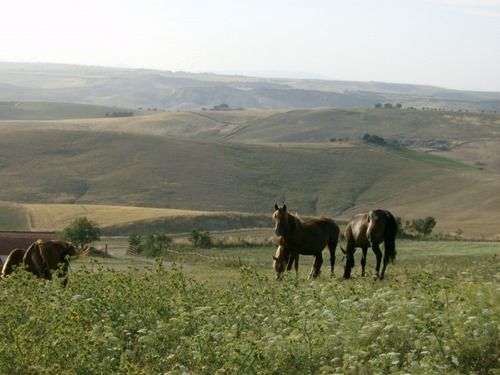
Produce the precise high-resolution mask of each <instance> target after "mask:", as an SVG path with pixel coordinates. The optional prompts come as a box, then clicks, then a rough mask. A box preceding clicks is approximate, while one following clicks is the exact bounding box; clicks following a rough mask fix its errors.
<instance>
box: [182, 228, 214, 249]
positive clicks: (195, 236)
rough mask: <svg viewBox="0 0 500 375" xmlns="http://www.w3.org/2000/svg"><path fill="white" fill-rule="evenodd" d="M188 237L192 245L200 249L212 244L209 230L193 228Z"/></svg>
mask: <svg viewBox="0 0 500 375" xmlns="http://www.w3.org/2000/svg"><path fill="white" fill-rule="evenodd" d="M188 239H189V241H190V242H191V244H192V245H193V246H194V247H199V248H202V249H206V248H209V247H211V246H212V245H213V240H212V237H211V236H210V233H209V232H201V231H197V230H193V231H191V233H190V234H189V237H188Z"/></svg>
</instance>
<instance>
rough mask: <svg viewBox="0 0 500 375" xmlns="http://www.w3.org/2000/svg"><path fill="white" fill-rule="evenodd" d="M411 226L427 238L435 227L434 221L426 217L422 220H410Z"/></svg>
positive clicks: (430, 217)
mask: <svg viewBox="0 0 500 375" xmlns="http://www.w3.org/2000/svg"><path fill="white" fill-rule="evenodd" d="M411 226H412V227H413V229H415V230H416V231H417V232H418V233H421V234H423V235H424V236H428V235H429V234H431V233H432V230H433V229H434V227H435V226H436V219H434V218H433V217H432V216H427V217H426V218H424V219H416V220H412V222H411Z"/></svg>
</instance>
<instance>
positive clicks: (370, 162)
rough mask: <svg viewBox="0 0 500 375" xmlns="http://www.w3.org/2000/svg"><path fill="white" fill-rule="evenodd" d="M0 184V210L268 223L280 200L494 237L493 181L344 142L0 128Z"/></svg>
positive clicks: (434, 160) (460, 168) (499, 203)
mask: <svg viewBox="0 0 500 375" xmlns="http://www.w3.org/2000/svg"><path fill="white" fill-rule="evenodd" d="M0 173H1V174H2V179H1V180H0V200H2V201H5V202H17V203H22V204H34V203H37V204H39V203H50V204H54V203H58V204H63V203H64V204H73V205H77V206H81V205H96V204H97V205H113V206H141V207H151V208H169V209H181V210H195V211H216V212H220V211H231V212H235V211H236V212H248V213H254V214H258V215H270V213H271V211H272V206H273V205H274V203H275V202H283V201H286V202H287V204H288V205H289V207H290V208H291V209H292V210H293V211H297V212H299V213H301V214H303V215H315V214H326V215H331V216H340V217H349V216H350V215H352V213H354V212H356V211H359V210H363V209H366V208H367V207H372V206H383V207H386V208H389V209H393V208H394V211H395V214H396V215H397V216H403V217H407V218H412V217H420V216H427V215H432V216H435V217H436V219H437V221H438V225H439V228H438V229H439V230H441V231H453V230H456V229H457V228H461V229H462V230H464V232H465V234H466V235H481V234H485V235H495V234H497V233H498V226H497V223H498V220H499V217H498V215H499V214H498V212H500V197H499V196H498V194H497V191H498V186H500V185H499V183H500V177H499V176H498V175H497V174H494V173H489V172H486V171H481V170H479V169H477V168H472V167H470V166H468V165H465V164H461V163H458V162H453V161H451V160H449V159H445V158H442V157H438V156H429V154H427V153H419V152H416V151H412V152H410V151H404V150H403V151H401V150H393V149H390V148H381V147H373V146H369V145H365V144H358V143H352V142H342V143H337V142H323V143H282V144H279V143H275V144H267V145H265V144H242V143H229V142H220V141H219V142H213V141H199V140H190V139H180V138H176V137H168V136H162V137H158V136H152V135H142V134H127V133H116V132H115V133H113V132H99V131H75V130H64V131H62V130H33V129H30V130H12V129H3V130H0ZM24 209H25V208H24ZM9 210H10V212H16V210H15V206H14V207H13V206H12V205H11V206H9ZM116 212H117V211H116ZM120 215H121V214H119V213H117V216H120ZM151 215H152V214H151ZM16 217H18V219H17V220H19V214H17V216H16ZM137 218H138V220H141V217H140V215H138V216H137ZM151 218H154V215H152V216H151ZM145 220H146V219H145ZM132 221H133V220H132ZM270 225H271V224H270V223H269V226H270Z"/></svg>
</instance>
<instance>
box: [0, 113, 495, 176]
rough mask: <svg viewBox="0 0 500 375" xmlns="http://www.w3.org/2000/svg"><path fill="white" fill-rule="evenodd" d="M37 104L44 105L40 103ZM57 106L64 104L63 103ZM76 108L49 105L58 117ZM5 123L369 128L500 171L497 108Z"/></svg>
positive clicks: (306, 137) (335, 135) (245, 129)
mask: <svg viewBox="0 0 500 375" xmlns="http://www.w3.org/2000/svg"><path fill="white" fill-rule="evenodd" d="M32 105H33V106H35V105H38V106H39V107H40V108H43V105H42V104H40V103H32ZM54 106H55V107H56V108H57V109H58V108H59V107H60V106H63V104H60V105H56V104H54ZM71 108H73V107H72V106H71V105H70V108H69V109H67V110H64V111H59V112H57V111H56V112H54V111H53V110H52V111H51V110H50V108H46V109H44V110H43V112H44V113H46V115H47V116H52V117H54V118H57V116H60V115H61V114H60V113H65V112H66V113H67V112H70V111H71ZM77 108H78V107H77ZM11 115H12V116H17V114H16V113H12V114H11ZM21 115H22V111H21ZM21 115H19V116H21ZM2 129H3V130H19V129H26V130H28V129H47V130H49V129H50V130H78V131H82V130H87V131H98V132H102V131H105V132H119V133H129V134H144V135H155V136H169V137H182V138H189V139H197V140H210V141H224V142H227V141H231V142H247V143H248V142H252V143H277V142H301V143H302V142H324V143H325V142H329V141H330V140H336V141H338V140H339V139H342V140H345V139H349V140H350V141H359V140H360V139H361V137H362V136H363V135H364V134H375V135H377V136H381V137H384V138H385V139H387V140H388V141H391V142H399V143H400V144H402V145H404V146H405V147H407V148H412V149H415V150H424V151H431V152H435V153H437V154H440V155H444V156H447V157H450V158H452V159H454V160H458V161H461V162H466V163H468V164H470V165H475V166H477V167H481V168H484V169H487V170H491V171H496V172H500V153H498V152H497V150H498V149H499V148H500V114H489V113H465V112H440V111H419V110H396V109H392V110H389V109H356V110H345V109H316V110H312V109H304V110H292V111H285V110H268V111H257V110H245V111H191V112H149V113H141V114H140V115H137V116H133V117H126V118H101V119H73V120H50V121H48V120H45V121H34V120H25V121H20V120H17V121H9V120H4V121H1V120H0V130H2Z"/></svg>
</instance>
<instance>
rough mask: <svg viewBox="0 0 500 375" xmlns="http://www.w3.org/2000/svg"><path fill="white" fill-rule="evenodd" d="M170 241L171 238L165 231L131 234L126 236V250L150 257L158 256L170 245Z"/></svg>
mask: <svg viewBox="0 0 500 375" xmlns="http://www.w3.org/2000/svg"><path fill="white" fill-rule="evenodd" d="M172 242H173V240H172V238H171V237H169V236H167V235H166V234H165V233H156V234H148V235H146V236H141V235H137V234H132V235H130V236H129V237H128V244H129V248H128V251H129V252H130V253H131V254H140V255H144V256H150V257H155V256H160V255H162V254H163V252H164V251H165V250H167V249H168V248H169V247H170V246H171V245H172Z"/></svg>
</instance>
